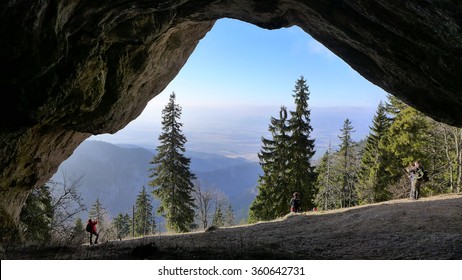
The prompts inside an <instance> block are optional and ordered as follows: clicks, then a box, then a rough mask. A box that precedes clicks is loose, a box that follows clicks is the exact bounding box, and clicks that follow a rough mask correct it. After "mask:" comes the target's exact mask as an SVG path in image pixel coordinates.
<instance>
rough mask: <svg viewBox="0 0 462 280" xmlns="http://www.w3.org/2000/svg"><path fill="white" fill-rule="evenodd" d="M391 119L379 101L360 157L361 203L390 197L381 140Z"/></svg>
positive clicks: (359, 197)
mask: <svg viewBox="0 0 462 280" xmlns="http://www.w3.org/2000/svg"><path fill="white" fill-rule="evenodd" d="M390 125H391V120H390V119H389V118H388V116H387V112H386V108H385V105H384V104H383V103H382V102H380V104H379V105H378V107H377V111H376V113H375V116H374V119H373V121H372V127H369V128H370V130H371V131H370V133H369V135H368V136H367V138H366V146H365V148H364V151H363V154H362V157H361V163H362V164H361V170H360V172H359V174H358V176H359V182H360V184H359V186H358V190H357V192H358V199H359V201H360V203H361V204H364V203H372V202H380V201H385V200H388V199H390V198H391V193H390V192H389V191H388V189H387V187H388V185H389V184H390V182H391V178H390V175H389V173H387V172H386V166H385V163H386V162H385V158H386V152H385V151H384V149H383V147H382V144H381V143H382V141H383V139H384V137H385V135H386V133H387V132H388V129H389V127H390Z"/></svg>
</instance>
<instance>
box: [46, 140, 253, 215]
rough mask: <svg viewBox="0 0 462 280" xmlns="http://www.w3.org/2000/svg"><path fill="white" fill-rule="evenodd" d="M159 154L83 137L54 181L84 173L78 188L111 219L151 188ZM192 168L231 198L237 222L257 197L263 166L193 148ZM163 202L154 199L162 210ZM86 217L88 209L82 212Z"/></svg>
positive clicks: (125, 210)
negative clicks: (143, 190) (150, 183)
mask: <svg viewBox="0 0 462 280" xmlns="http://www.w3.org/2000/svg"><path fill="white" fill-rule="evenodd" d="M153 156H154V152H153V151H150V150H148V149H145V148H141V147H138V146H135V145H114V144H110V143H106V142H101V141H84V142H83V143H82V144H81V145H80V146H79V147H78V148H77V149H76V150H75V151H74V153H73V155H72V156H71V157H69V158H68V159H67V160H66V161H64V162H63V163H62V164H61V165H60V167H59V169H58V172H57V173H56V174H55V175H54V176H53V178H52V180H54V181H58V182H62V181H63V176H66V177H67V178H72V177H74V178H78V177H81V176H82V179H81V181H80V183H81V186H80V188H79V190H80V192H81V194H82V197H83V200H84V202H85V204H86V206H87V208H88V209H89V208H90V207H91V205H93V204H94V203H95V202H96V199H97V198H98V199H99V201H100V202H101V203H102V205H103V207H104V208H106V210H107V211H108V212H109V214H110V215H111V216H112V217H115V216H117V215H118V214H119V213H131V209H132V207H133V204H134V203H135V200H136V196H137V195H138V194H139V192H140V191H141V189H142V187H143V186H146V187H147V188H148V189H149V188H150V187H149V186H148V182H149V181H150V180H151V178H149V177H148V174H149V169H150V168H152V167H153V166H152V165H151V164H149V162H150V161H151V160H152V158H153ZM186 156H187V157H189V158H191V166H190V168H191V170H192V172H193V173H195V174H196V176H197V177H198V179H199V180H200V182H201V184H202V186H209V187H213V188H215V189H218V190H221V191H222V192H223V193H224V194H226V195H227V196H228V197H229V200H230V203H231V205H232V207H233V209H234V213H235V216H236V219H237V221H239V220H241V219H243V218H245V217H246V216H247V214H248V209H249V206H250V204H251V202H252V200H253V199H254V197H255V190H256V184H257V180H258V175H259V174H260V173H261V168H260V165H259V164H258V163H256V162H250V161H247V160H245V159H242V158H228V157H225V156H220V155H215V154H207V153H198V152H190V153H187V154H186ZM158 205H159V203H158V201H154V207H156V208H157V206H158ZM83 215H84V216H83V217H82V218H84V219H85V218H86V216H87V213H83Z"/></svg>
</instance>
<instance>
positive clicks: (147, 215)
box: [135, 186, 153, 236]
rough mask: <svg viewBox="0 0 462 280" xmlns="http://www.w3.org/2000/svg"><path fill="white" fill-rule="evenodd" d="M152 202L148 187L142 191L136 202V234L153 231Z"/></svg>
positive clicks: (143, 234)
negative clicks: (147, 190)
mask: <svg viewBox="0 0 462 280" xmlns="http://www.w3.org/2000/svg"><path fill="white" fill-rule="evenodd" d="M152 221H153V215H152V202H151V199H150V197H149V194H148V193H147V192H146V188H145V187H144V186H143V189H142V190H141V191H140V193H139V194H138V196H137V198H136V204H135V235H137V236H140V235H141V236H145V235H147V234H151V233H152V231H153V224H152Z"/></svg>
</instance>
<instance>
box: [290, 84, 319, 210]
mask: <svg viewBox="0 0 462 280" xmlns="http://www.w3.org/2000/svg"><path fill="white" fill-rule="evenodd" d="M309 95H310V91H309V88H308V85H307V84H306V80H305V79H304V78H303V76H301V77H300V78H299V79H298V80H297V81H296V83H295V89H294V95H293V97H294V99H295V111H291V112H290V115H291V118H290V120H289V126H288V127H289V131H290V132H291V136H290V154H289V159H290V160H289V168H288V169H289V172H290V178H291V182H290V188H291V189H290V190H289V195H291V194H292V193H293V192H299V193H300V195H301V200H302V209H311V208H313V207H314V206H315V203H314V199H315V197H316V193H317V189H316V186H315V182H316V177H317V175H316V173H315V172H314V167H313V166H311V159H312V157H313V156H314V154H315V150H314V139H311V138H310V137H311V136H310V135H311V132H312V131H313V128H312V127H311V124H310V123H311V120H310V110H309V109H308V100H309Z"/></svg>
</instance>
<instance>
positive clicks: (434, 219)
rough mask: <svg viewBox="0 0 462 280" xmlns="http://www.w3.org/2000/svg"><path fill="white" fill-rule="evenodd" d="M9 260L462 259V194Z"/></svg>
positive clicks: (18, 253)
mask: <svg viewBox="0 0 462 280" xmlns="http://www.w3.org/2000/svg"><path fill="white" fill-rule="evenodd" d="M5 256H6V257H7V258H10V259H462V195H445V196H437V197H431V198H424V199H421V200H419V201H410V200H394V201H388V202H383V203H378V204H371V205H365V206H359V207H353V208H349V209H339V210H334V211H325V212H322V211H320V212H309V213H301V214H289V215H287V216H285V217H283V218H281V219H278V220H275V221H270V222H261V223H257V224H253V225H246V226H235V227H231V228H222V229H217V230H214V231H207V232H200V233H188V234H177V235H159V236H151V237H145V238H139V239H131V240H123V241H111V242H106V243H104V244H100V245H97V246H79V247H72V248H71V247H60V248H41V249H33V248H23V249H21V250H18V249H11V248H10V249H7V250H6V252H5Z"/></svg>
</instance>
